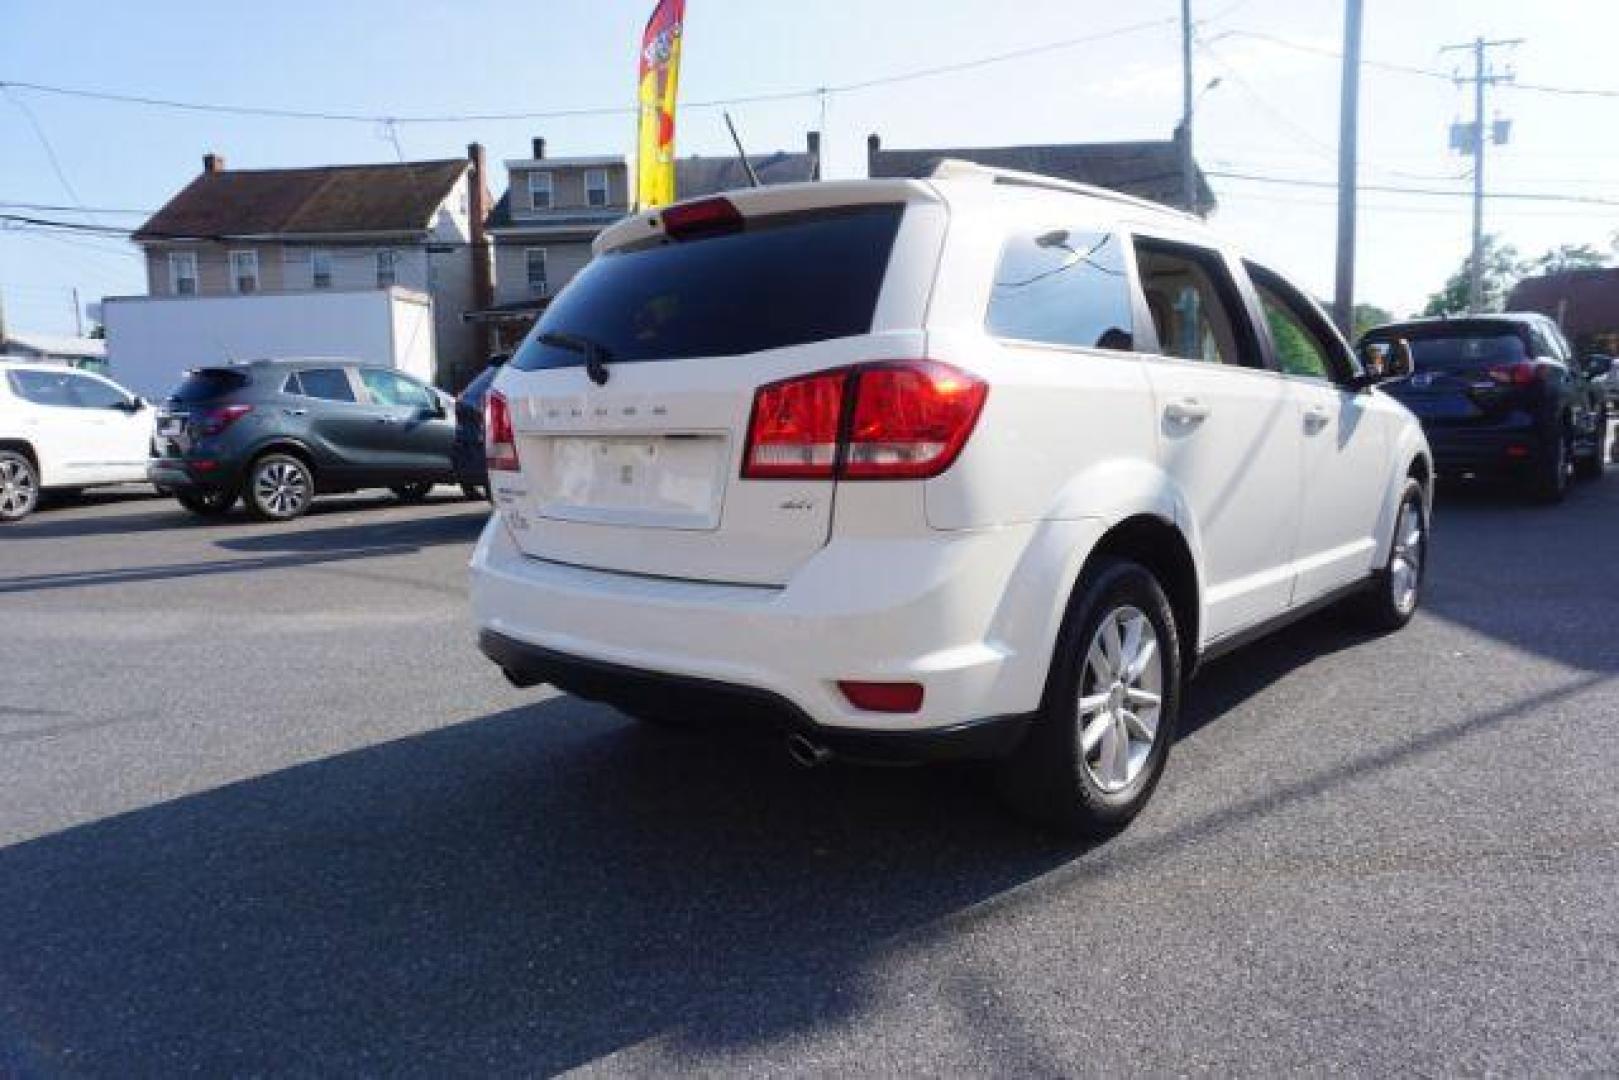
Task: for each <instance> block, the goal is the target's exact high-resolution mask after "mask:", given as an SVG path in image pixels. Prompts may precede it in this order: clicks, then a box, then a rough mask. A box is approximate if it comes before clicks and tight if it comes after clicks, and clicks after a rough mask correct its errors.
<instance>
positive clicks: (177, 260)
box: [169, 251, 197, 296]
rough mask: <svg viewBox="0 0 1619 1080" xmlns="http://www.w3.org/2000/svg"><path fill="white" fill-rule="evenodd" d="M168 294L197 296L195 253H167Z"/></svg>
mask: <svg viewBox="0 0 1619 1080" xmlns="http://www.w3.org/2000/svg"><path fill="white" fill-rule="evenodd" d="M169 292H171V293H173V294H174V295H175V296H196V295H197V253H196V252H195V251H171V252H169Z"/></svg>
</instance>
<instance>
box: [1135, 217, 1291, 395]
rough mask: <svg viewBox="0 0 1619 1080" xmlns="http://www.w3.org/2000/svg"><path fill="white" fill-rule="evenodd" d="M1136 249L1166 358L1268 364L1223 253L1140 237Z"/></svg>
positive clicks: (1255, 364) (1154, 323)
mask: <svg viewBox="0 0 1619 1080" xmlns="http://www.w3.org/2000/svg"><path fill="white" fill-rule="evenodd" d="M1135 248H1136V263H1137V268H1138V269H1139V271H1140V274H1141V289H1142V292H1143V293H1144V294H1145V297H1146V301H1147V310H1148V311H1149V312H1151V313H1152V323H1153V330H1154V333H1155V334H1156V336H1157V338H1158V352H1159V353H1160V354H1161V355H1163V356H1170V357H1175V358H1176V359H1180V360H1201V361H1204V362H1206V363H1211V364H1228V365H1232V366H1237V367H1253V368H1259V367H1263V366H1264V358H1263V357H1262V356H1261V354H1260V351H1259V343H1258V338H1257V337H1256V336H1255V333H1254V327H1253V324H1252V323H1251V322H1250V321H1249V319H1248V313H1247V310H1246V309H1245V308H1244V306H1243V302H1242V294H1241V293H1239V292H1238V291H1237V286H1236V283H1235V282H1234V281H1233V280H1232V278H1231V272H1230V270H1229V269H1228V268H1227V266H1226V263H1225V259H1224V258H1223V257H1221V255H1220V254H1219V252H1217V251H1213V250H1211V249H1208V248H1201V247H1196V246H1194V245H1191V244H1180V243H1173V242H1169V241H1162V240H1152V239H1147V238H1144V237H1137V238H1136V242H1135Z"/></svg>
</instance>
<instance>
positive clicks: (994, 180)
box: [927, 158, 1203, 224]
mask: <svg viewBox="0 0 1619 1080" xmlns="http://www.w3.org/2000/svg"><path fill="white" fill-rule="evenodd" d="M927 179H929V180H969V181H978V182H979V183H986V184H1008V185H1013V186H1016V187H1032V188H1044V189H1046V190H1048V191H1066V192H1070V193H1072V194H1074V195H1089V196H1091V197H1092V198H1097V199H1108V200H1110V201H1112V202H1117V203H1123V204H1125V205H1126V206H1136V207H1140V208H1141V209H1143V210H1151V211H1153V212H1154V213H1157V214H1173V215H1175V216H1176V217H1180V218H1185V219H1186V220H1188V221H1195V222H1197V223H1198V224H1203V221H1202V219H1201V218H1198V217H1196V216H1195V215H1192V214H1188V213H1187V212H1186V211H1184V210H1177V209H1175V208H1174V207H1173V206H1166V205H1165V204H1163V203H1157V202H1153V201H1152V200H1151V199H1142V198H1138V197H1137V196H1135V195H1126V194H1125V193H1124V192H1122V191H1115V190H1113V189H1112V188H1105V187H1098V186H1096V185H1095V184H1081V183H1077V182H1075V181H1073V180H1059V179H1057V178H1056V177H1054V176H1042V175H1041V174H1039V173H1031V172H1021V171H1019V170H1017V169H1002V168H997V167H995V166H993V165H980V164H978V162H976V161H966V160H963V159H962V158H940V159H939V160H938V161H936V162H934V163H933V168H932V169H930V170H929V171H928V173H927Z"/></svg>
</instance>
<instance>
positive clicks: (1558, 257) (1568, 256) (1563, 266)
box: [1529, 244, 1608, 274]
mask: <svg viewBox="0 0 1619 1080" xmlns="http://www.w3.org/2000/svg"><path fill="white" fill-rule="evenodd" d="M1529 265H1530V268H1531V270H1532V271H1533V272H1534V273H1536V274H1560V273H1562V272H1563V271H1565V270H1599V269H1601V268H1602V267H1604V266H1606V265H1608V257H1607V256H1606V255H1604V254H1602V252H1600V251H1598V250H1597V249H1596V248H1594V247H1592V246H1591V245H1590V244H1563V245H1561V246H1560V247H1555V248H1552V249H1551V250H1550V251H1548V252H1546V254H1544V255H1542V256H1541V257H1540V258H1538V259H1536V260H1535V261H1534V262H1532V263H1530V264H1529Z"/></svg>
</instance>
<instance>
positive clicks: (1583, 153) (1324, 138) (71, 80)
mask: <svg viewBox="0 0 1619 1080" xmlns="http://www.w3.org/2000/svg"><path fill="white" fill-rule="evenodd" d="M1366 6H1367V14H1366V38H1365V56H1366V58H1367V59H1368V60H1373V61H1379V62H1384V63H1391V64H1403V65H1410V66H1415V67H1422V68H1436V67H1437V68H1440V69H1442V70H1445V71H1449V70H1451V69H1452V68H1453V67H1454V66H1456V64H1458V63H1460V62H1461V61H1460V58H1459V57H1454V56H1452V55H1448V54H1447V55H1441V54H1440V53H1439V51H1438V50H1439V48H1440V46H1443V45H1446V44H1450V43H1452V42H1458V41H1464V40H1468V39H1471V38H1472V37H1473V36H1475V35H1477V34H1484V35H1486V36H1490V37H1523V38H1526V39H1527V41H1526V43H1525V44H1524V45H1523V46H1521V47H1519V48H1518V49H1516V50H1514V51H1512V52H1511V53H1510V54H1502V59H1508V57H1509V56H1510V63H1511V65H1512V67H1513V68H1514V69H1515V70H1516V72H1517V74H1518V76H1519V78H1520V81H1522V82H1526V83H1529V82H1533V83H1544V84H1554V85H1559V86H1572V87H1608V88H1615V89H1619V71H1615V70H1614V66H1613V64H1612V61H1611V53H1612V45H1611V43H1612V42H1613V41H1615V40H1619V4H1615V3H1611V2H1608V0H1578V2H1576V0H1541V2H1539V3H1535V4H1525V3H1523V2H1522V0H1420V2H1416V0H1402V2H1394V0H1367V4H1366ZM650 7H651V0H633V2H628V0H593V2H590V3H584V2H577V0H550V2H544V0H529V2H526V3H518V2H506V0H493V2H487V3H485V2H477V0H467V2H464V3H457V2H452V0H393V2H388V3H381V2H372V0H341V2H334V0H326V2H324V3H313V2H307V0H284V2H279V3H276V4H273V5H238V4H222V3H219V2H217V0H215V2H213V3H207V4H203V3H181V2H161V0H159V2H154V0H143V2H140V3H127V2H121V3H73V2H71V0H0V80H10V81H25V82H39V83H48V84H56V85H62V86H70V87H81V88H86V89H96V90H107V91H114V92H120V93H130V94H140V95H146V96H151V97H165V98H175V99H184V100H193V101H214V102H228V103H232V104H246V105H262V106H276V107H285V108H292V109H305V110H337V111H345V112H359V113H365V114H377V115H399V116H408V115H412V114H445V113H452V114H455V113H471V112H484V113H487V112H525V111H535V112H541V111H557V110H567V109H577V108H590V107H596V106H613V105H623V106H626V107H627V106H629V105H631V104H632V99H633V94H634V83H635V78H634V58H635V51H636V47H637V43H638V39H639V32H640V27H641V25H642V23H643V22H644V21H645V19H646V16H647V14H648V12H649V10H650ZM1193 8H1194V18H1196V19H1198V20H1200V25H1199V28H1198V36H1199V39H1200V42H1201V43H1202V44H1200V47H1199V50H1198V52H1197V56H1196V74H1197V80H1198V83H1199V85H1200V86H1201V85H1203V84H1205V83H1207V82H1208V81H1209V80H1210V79H1212V78H1214V77H1215V76H1220V77H1221V83H1220V85H1218V86H1216V87H1215V88H1214V89H1212V90H1210V91H1208V92H1207V93H1206V94H1205V95H1204V96H1203V97H1202V98H1201V104H1200V111H1199V117H1198V155H1199V158H1200V160H1201V161H1202V163H1203V164H1204V166H1205V167H1206V168H1210V169H1215V170H1219V171H1225V172H1241V173H1253V174H1262V175H1269V176H1279V177H1288V178H1295V179H1305V180H1331V179H1332V178H1333V177H1334V176H1335V169H1336V165H1335V143H1336V136H1337V107H1338V65H1337V63H1336V61H1334V60H1333V59H1331V58H1330V57H1324V56H1320V55H1317V54H1316V53H1312V52H1310V51H1308V49H1309V48H1310V47H1314V48H1319V49H1327V50H1333V49H1336V48H1338V46H1339V43H1340V37H1341V33H1342V7H1341V4H1340V3H1339V2H1338V0H1194V4H1193ZM1178 11H1179V0H1137V2H1135V3H1132V4H1120V3H1104V2H1101V0H999V2H993V0H926V2H924V0H883V2H882V3H876V2H872V0H866V2H861V0H817V2H815V3H811V4H804V3H796V4H789V3H784V2H779V0H688V14H687V37H686V55H685V70H684V78H683V84H682V99H683V100H685V101H691V102H695V101H701V100H706V99H713V98H723V97H734V96H740V95H750V94H764V93H771V92H775V91H792V90H805V89H812V88H815V87H820V86H838V85H844V84H849V83H857V82H862V81H865V80H868V79H874V78H879V77H882V76H886V75H891V74H894V73H901V72H908V71H914V70H916V69H919V68H927V67H933V66H938V65H943V64H951V63H954V62H957V61H967V60H972V59H975V58H979V57H984V56H989V55H993V54H997V53H1003V52H1008V51H1013V50H1020V49H1025V48H1028V47H1032V46H1038V45H1041V44H1042V43H1046V42H1051V41H1057V40H1067V39H1072V38H1077V37H1081V36H1086V35H1091V34H1100V33H1104V32H1107V31H1111V30H1114V29H1117V28H1122V27H1129V26H1132V25H1135V24H1139V23H1144V22H1149V21H1151V22H1154V23H1155V25H1152V26H1148V27H1145V28H1142V29H1137V30H1133V31H1131V32H1128V33H1124V34H1121V35H1119V36H1116V37H1112V38H1110V39H1108V40H1106V41H1101V42H1094V43H1091V44H1081V45H1077V46H1074V47H1071V48H1062V49H1053V50H1050V51H1048V52H1045V53H1042V54H1040V55H1036V56H1031V57H1027V58H1024V59H1020V60H1017V61H1013V62H1007V63H999V64H988V65H984V66H981V67H977V68H973V69H970V70H966V71H961V72H956V73H952V74H947V75H939V76H935V77H931V78H924V79H916V80H912V81H907V82H900V83H894V84H888V85H881V86H874V87H870V88H866V89H858V90H849V91H846V92H841V93H835V94H830V95H828V96H827V99H826V125H827V133H828V134H827V144H826V159H827V161H826V163H827V166H828V168H829V170H830V171H831V173H832V175H835V176H843V175H857V174H858V173H859V171H860V170H861V169H862V168H863V162H864V156H863V155H864V144H865V137H866V135H867V133H869V132H873V131H876V132H880V133H881V134H882V136H883V138H884V141H885V143H886V144H887V145H890V146H936V145H986V146H988V145H1005V144H1012V143H1020V142H1064V141H1093V140H1094V141H1101V140H1114V139H1137V138H1164V137H1167V136H1168V135H1169V133H1170V131H1171V129H1172V128H1173V125H1174V123H1175V121H1176V119H1177V116H1178V112H1179V107H1180V106H1179V101H1180V83H1179V78H1180V74H1179V38H1178V32H1177V28H1176V22H1175V20H1176V16H1177V14H1178ZM1254 33H1259V34H1267V35H1273V36H1279V37H1282V38H1285V39H1287V40H1288V41H1290V42H1292V43H1294V45H1295V46H1298V45H1303V46H1306V48H1298V47H1288V46H1283V45H1279V44H1275V43H1273V42H1268V41H1266V40H1263V39H1261V38H1258V37H1253V36H1247V35H1250V34H1254ZM1363 85H1364V97H1363V102H1362V139H1363V143H1362V162H1363V171H1362V180H1363V182H1365V183H1371V184H1383V185H1390V186H1419V187H1454V188H1463V187H1465V186H1466V184H1467V181H1465V180H1463V179H1455V178H1457V177H1460V176H1461V175H1462V174H1463V173H1464V172H1465V170H1466V168H1467V164H1468V163H1467V162H1466V160H1465V159H1462V158H1458V157H1456V156H1454V155H1452V154H1451V153H1449V151H1448V150H1447V129H1448V126H1449V124H1450V123H1451V121H1452V120H1453V119H1456V118H1458V117H1460V116H1463V115H1464V114H1465V113H1466V112H1467V111H1468V110H1469V109H1470V107H1471V106H1470V99H1469V98H1468V97H1467V95H1466V93H1465V92H1464V91H1462V90H1460V89H1458V88H1456V87H1455V86H1453V85H1451V84H1450V83H1448V82H1445V81H1443V80H1439V79H1428V78H1422V77H1419V76H1412V75H1406V74H1399V73H1395V72H1390V71H1387V70H1384V69H1370V70H1368V71H1367V72H1366V74H1365V76H1364V84H1363ZM1493 102H1494V104H1495V105H1496V106H1497V107H1498V109H1499V111H1500V113H1501V115H1503V116H1505V117H1510V118H1511V119H1512V120H1513V137H1512V142H1511V143H1510V144H1509V145H1508V146H1506V147H1503V148H1500V149H1499V150H1497V151H1495V152H1494V153H1493V154H1492V156H1491V158H1490V168H1489V172H1488V178H1489V181H1490V183H1489V186H1490V188H1491V189H1492V190H1499V191H1520V192H1537V193H1549V194H1563V195H1578V196H1585V197H1588V198H1597V199H1610V200H1613V202H1614V203H1615V204H1616V205H1609V206H1604V205H1578V204H1572V203H1554V202H1496V203H1492V204H1491V205H1490V207H1489V210H1488V215H1489V217H1488V227H1489V228H1490V229H1491V230H1493V231H1497V232H1500V233H1501V234H1503V235H1504V236H1505V238H1506V239H1507V240H1509V241H1510V242H1512V243H1514V244H1516V245H1517V246H1518V247H1519V248H1520V249H1521V250H1522V251H1523V252H1525V253H1526V254H1533V253H1538V252H1540V251H1542V250H1544V249H1546V248H1548V247H1550V246H1553V245H1555V244H1559V243H1564V242H1582V241H1588V242H1592V243H1595V244H1598V245H1601V246H1605V245H1606V242H1607V240H1608V238H1609V237H1610V236H1611V235H1612V234H1613V232H1614V231H1615V230H1616V229H1619V142H1616V141H1615V140H1614V139H1613V138H1612V133H1613V132H1614V131H1615V129H1616V123H1615V121H1616V120H1619V98H1613V97H1608V98H1601V97H1574V96H1566V95H1553V94H1546V93H1538V92H1533V91H1529V90H1526V89H1513V88H1505V89H1502V90H1501V91H1499V93H1497V94H1496V95H1495V96H1494V98H1493ZM821 109H822V103H821V100H820V99H819V98H818V97H817V96H815V95H813V94H810V95H806V96H803V97H798V98H792V99H788V100H781V101H773V102H765V103H753V104H743V105H737V106H734V107H733V108H732V113H733V116H734V117H735V119H736V120H737V123H738V125H739V126H740V127H741V129H742V131H743V133H744V136H745V138H746V140H747V142H748V144H749V147H750V149H755V150H767V149H776V148H783V149H797V148H799V147H801V146H802V144H803V138H804V132H805V131H806V130H807V129H810V128H813V127H817V126H819V124H820V123H821ZM25 110H26V111H25ZM29 114H31V117H32V122H31V120H30V115H29ZM36 125H37V130H36ZM396 130H397V135H398V138H399V141H400V146H401V148H402V150H403V152H404V153H405V154H406V156H408V157H411V158H432V157H450V156H458V155H460V154H462V153H464V151H465V146H466V144H467V143H468V142H470V141H473V140H478V141H482V142H483V143H485V144H486V145H487V146H488V147H489V148H490V153H491V156H492V158H493V159H495V160H497V161H498V160H499V159H501V158H505V157H515V156H522V155H524V154H525V153H526V148H527V145H528V139H529V137H530V136H531V135H536V134H541V135H545V136H546V137H547V138H548V140H549V145H550V147H551V152H552V153H554V154H559V155H562V154H590V153H629V152H630V150H631V146H632V140H633V134H634V132H633V119H632V117H630V116H629V115H615V116H592V117H574V118H552V119H545V120H525V121H500V122H495V121H481V122H471V123H446V124H401V125H399V126H398V128H397V129H396ZM46 143H48V144H49V146H50V148H51V152H54V154H55V157H56V159H57V165H58V166H59V169H58V168H57V167H53V165H52V162H51V160H50V155H49V153H47V150H46V146H45V144H46ZM678 143H679V149H680V152H681V153H683V154H684V153H694V152H695V153H722V152H725V151H726V149H727V147H728V142H727V136H726V135H725V130H724V126H723V122H722V120H721V118H720V114H719V111H718V110H717V109H694V108H693V109H687V110H685V111H684V112H683V114H682V116H681V119H680V129H679V134H678ZM209 150H213V151H217V152H220V153H223V154H224V155H225V157H226V158H227V160H228V162H229V164H230V165H231V166H235V167H275V166H295V165H314V164H323V163H330V162H360V161H385V160H392V159H393V158H394V155H395V150H394V146H393V143H392V142H390V141H389V139H388V133H387V132H386V131H385V130H383V129H382V127H381V125H378V124H374V123H366V122H360V123H350V122H342V123H327V122H308V121H293V120H280V119H266V118H242V117H232V116H219V115H207V114H200V113H188V112H177V111H168V110H161V109H154V108H141V107H134V106H125V105H116V104H108V103H104V102H93V101H81V100H74V99H70V98H64V97H57V96H51V95H46V94H41V93H38V92H35V91H29V90H24V89H14V90H11V91H9V92H8V93H7V94H6V95H5V96H0V202H32V203H43V204H53V205H55V204H61V205H83V206H87V207H105V208H109V209H112V210H142V211H148V210H152V209H155V208H156V207H158V206H159V205H161V204H162V203H163V202H164V200H165V199H167V198H168V197H169V196H170V195H172V194H173V193H174V192H175V191H176V190H178V189H179V188H180V187H181V186H182V185H184V184H185V183H186V182H187V181H188V180H189V179H190V178H191V177H192V176H193V175H194V174H195V173H196V172H197V171H198V169H199V167H200V164H199V162H200V158H201V155H202V154H203V153H204V152H206V151H209ZM500 179H501V180H502V182H503V179H504V178H503V177H501V178H500ZM1214 183H1215V188H1216V191H1217V193H1218V195H1219V198H1220V202H1221V206H1220V209H1219V210H1218V211H1217V213H1216V215H1215V221H1216V223H1217V224H1218V225H1219V226H1220V227H1221V228H1222V229H1223V230H1225V231H1226V232H1227V233H1228V234H1230V235H1232V236H1233V237H1234V238H1235V239H1237V240H1238V241H1239V242H1240V243H1242V244H1243V245H1245V246H1246V247H1247V248H1248V249H1249V250H1250V251H1252V252H1253V253H1254V254H1256V255H1258V256H1259V257H1261V258H1264V259H1267V260H1269V261H1271V262H1273V263H1274V264H1276V265H1277V266H1279V267H1280V268H1282V269H1284V270H1286V271H1288V272H1290V273H1291V274H1292V275H1293V276H1294V277H1296V278H1297V279H1299V280H1300V281H1301V282H1302V283H1303V284H1305V285H1306V286H1308V287H1310V288H1312V289H1314V290H1316V291H1317V292H1318V293H1319V294H1321V295H1327V294H1330V291H1331V288H1332V248H1333V236H1334V232H1333V230H1334V210H1333V204H1332V200H1333V193H1332V191H1331V190H1329V189H1325V188H1321V189H1317V188H1309V187H1293V186H1281V185H1271V184H1261V183H1256V182H1251V181H1242V180H1236V179H1219V178H1217V179H1216V180H1215V181H1214ZM0 209H3V208H0ZM1468 213H1469V209H1468V203H1467V201H1466V200H1465V199H1451V198H1437V197H1422V196H1415V195H1406V194H1394V193H1367V194H1365V195H1364V196H1363V199H1362V211H1361V228H1360V250H1361V259H1360V266H1359V272H1358V289H1357V293H1358V296H1359V297H1360V298H1361V299H1364V300H1369V301H1372V302H1375V303H1379V304H1382V305H1383V306H1386V307H1390V308H1393V309H1395V310H1396V311H1398V312H1404V311H1406V310H1409V309H1411V308H1414V307H1417V306H1420V304H1421V303H1422V302H1423V299H1424V297H1425V296H1426V294H1427V293H1428V292H1430V291H1432V290H1433V289H1435V288H1437V287H1438V286H1439V284H1440V283H1441V281H1442V280H1443V278H1444V276H1445V275H1446V274H1447V273H1448V272H1449V271H1450V270H1452V269H1453V268H1454V267H1455V265H1456V264H1457V263H1458V261H1459V260H1460V259H1461V257H1462V256H1463V255H1464V254H1465V251H1466V248H1467V243H1468V229H1469V217H1468ZM52 216H61V217H70V218H75V219H80V220H86V218H85V216H84V215H80V214H77V213H72V214H58V215H52ZM93 220H97V221H100V222H102V223H105V224H110V225H134V224H138V223H139V221H140V218H139V216H129V215H120V214H109V213H100V214H96V215H94V216H93ZM74 287H77V288H78V289H79V290H80V293H81V296H82V297H83V298H84V299H85V300H87V301H89V300H94V299H95V298H97V297H99V296H102V295H118V294H125V293H138V292H141V291H144V287H145V282H144V280H143V273H142V270H141V264H140V262H139V261H138V260H137V259H136V258H135V252H134V249H133V247H132V246H130V245H129V244H127V243H125V242H121V241H117V240H101V239H91V238H87V237H82V236H75V237H62V236H43V235H40V234H37V233H32V232H21V231H17V230H6V231H0V291H3V295H4V299H5V303H6V309H7V314H8V319H9V321H10V323H11V324H12V326H13V327H14V328H16V329H33V330H38V331H47V332H61V331H64V330H69V329H71V327H72V323H73V316H72V303H71V299H70V297H71V290H72V289H73V288H74Z"/></svg>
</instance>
